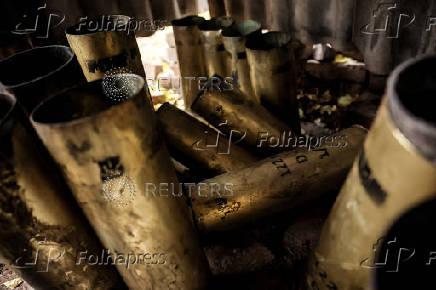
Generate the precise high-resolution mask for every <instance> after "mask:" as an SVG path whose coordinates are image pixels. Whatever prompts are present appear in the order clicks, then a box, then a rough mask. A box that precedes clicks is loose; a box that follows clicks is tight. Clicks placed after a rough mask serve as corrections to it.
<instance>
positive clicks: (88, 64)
mask: <svg viewBox="0 0 436 290" xmlns="http://www.w3.org/2000/svg"><path fill="white" fill-rule="evenodd" d="M131 29H132V27H131V22H130V17H128V16H124V15H111V16H101V17H98V18H94V19H89V20H86V21H82V22H80V23H78V24H75V25H73V26H70V27H68V28H67V29H66V31H65V33H66V36H67V40H68V43H69V44H70V46H71V48H72V49H73V51H74V52H75V53H76V55H77V60H78V61H79V64H80V66H81V68H82V71H83V74H84V75H85V77H86V79H87V80H88V82H91V81H94V80H98V79H101V78H103V77H104V76H108V75H112V74H115V73H120V72H121V73H134V74H138V75H140V76H143V77H145V71H144V66H143V65H142V61H141V53H140V52H139V48H138V44H137V43H136V39H135V33H134V31H131Z"/></svg>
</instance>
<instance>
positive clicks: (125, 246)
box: [32, 74, 208, 289]
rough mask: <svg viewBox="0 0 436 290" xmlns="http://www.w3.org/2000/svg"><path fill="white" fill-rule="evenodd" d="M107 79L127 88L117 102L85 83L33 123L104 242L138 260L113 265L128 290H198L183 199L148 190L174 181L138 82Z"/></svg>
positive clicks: (202, 269)
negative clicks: (164, 289) (115, 266)
mask: <svg viewBox="0 0 436 290" xmlns="http://www.w3.org/2000/svg"><path fill="white" fill-rule="evenodd" d="M111 79H112V81H113V82H114V84H120V82H121V83H124V85H125V86H126V87H125V88H124V89H125V90H122V91H128V92H129V95H128V96H127V97H128V98H127V100H125V101H124V102H121V103H118V104H116V105H113V106H110V102H108V101H107V99H105V95H104V94H103V93H102V88H101V86H102V82H101V81H96V82H92V83H88V84H87V85H85V86H82V87H77V88H73V89H71V90H69V91H67V92H65V93H64V94H62V95H58V96H56V97H55V98H53V99H51V100H49V101H48V102H46V103H45V104H42V105H41V106H40V107H39V108H37V109H36V110H35V111H34V112H33V114H32V122H33V125H34V127H35V128H36V130H37V132H38V135H39V136H40V138H41V139H42V140H43V142H44V144H45V145H46V146H47V148H48V150H49V151H50V153H51V155H52V156H53V157H54V159H55V160H56V161H57V163H58V164H60V165H61V168H62V171H63V174H64V176H65V178H66V179H67V181H68V184H69V186H70V188H71V189H72V191H73V194H74V197H75V198H76V200H77V201H78V202H79V204H80V206H81V207H82V209H83V211H84V212H85V214H86V216H87V218H88V220H89V221H90V222H91V224H92V226H93V227H94V229H95V231H96V232H97V235H98V236H99V237H100V239H101V240H102V242H103V244H104V245H105V246H106V247H107V248H108V249H109V250H110V251H111V252H112V253H115V252H116V253H121V254H123V255H128V254H133V255H135V257H138V256H139V255H142V258H143V261H142V262H141V260H140V262H141V263H136V264H131V265H130V268H128V267H126V265H123V264H121V265H120V264H117V268H118V270H119V272H120V273H121V275H122V276H123V278H124V280H125V282H126V283H127V285H128V286H129V287H130V288H132V289H142V288H144V287H147V288H152V289H161V288H167V287H168V285H172V286H173V287H175V288H177V289H203V288H205V284H206V278H207V274H208V272H207V266H206V264H205V258H204V253H203V251H202V249H201V247H200V245H199V242H198V240H197V234H196V231H195V229H194V225H193V221H192V213H191V211H190V209H189V207H188V205H187V203H186V199H185V198H184V196H183V195H179V196H176V195H170V194H168V192H167V193H165V194H166V196H162V195H158V196H156V195H155V193H154V192H149V191H148V190H147V188H148V187H147V185H148V184H152V185H154V186H156V187H160V184H161V183H165V184H178V181H177V177H176V174H175V170H174V166H173V164H172V163H171V161H170V157H169V155H168V152H167V149H166V146H165V143H164V140H163V136H162V134H161V133H160V130H159V127H158V120H157V118H156V115H155V113H154V111H153V107H152V104H151V100H150V99H149V98H148V97H146V92H145V90H147V87H146V86H145V87H144V85H145V82H144V80H143V79H142V78H141V77H139V76H137V75H133V74H121V75H117V76H114V77H112V78H109V79H108V78H106V79H105V80H103V82H105V81H110V80H111ZM106 97H107V96H106ZM144 254H148V257H149V258H147V259H148V260H147V261H146V260H144V259H146V258H144V257H146V256H144ZM155 255H156V256H155ZM150 257H153V259H151V260H150Z"/></svg>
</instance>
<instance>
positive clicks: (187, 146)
mask: <svg viewBox="0 0 436 290" xmlns="http://www.w3.org/2000/svg"><path fill="white" fill-rule="evenodd" d="M157 116H158V119H159V122H160V124H161V125H162V128H163V131H164V134H165V137H166V141H167V144H168V149H169V151H170V154H171V156H173V157H174V158H175V159H176V160H178V161H180V162H182V163H183V164H184V165H186V166H188V167H189V168H190V169H192V170H195V171H198V172H199V173H200V174H201V175H202V176H204V178H207V177H213V176H215V175H218V174H221V173H225V172H229V171H232V170H235V169H239V168H242V167H245V166H247V165H249V164H251V163H253V162H255V161H257V158H256V157H254V156H253V155H251V154H250V153H248V152H247V151H246V150H245V149H243V148H241V147H239V146H238V145H236V144H231V143H230V140H229V139H227V138H226V137H225V136H223V135H222V134H221V133H219V132H218V131H217V130H216V129H215V128H213V127H209V126H207V125H206V124H205V123H203V122H201V121H199V120H198V119H196V118H194V117H193V116H191V115H189V114H188V113H186V112H184V111H182V110H179V109H177V108H176V107H175V106H172V105H170V104H169V103H165V104H163V105H162V106H161V107H160V108H159V110H158V111H157Z"/></svg>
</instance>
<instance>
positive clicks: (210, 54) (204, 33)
mask: <svg viewBox="0 0 436 290" xmlns="http://www.w3.org/2000/svg"><path fill="white" fill-rule="evenodd" d="M221 23H226V21H225V20H224V19H222V21H219V20H218V19H211V20H205V21H203V22H202V23H201V24H200V25H199V26H198V28H199V29H200V37H201V43H202V45H203V51H204V61H205V65H206V71H207V77H210V76H213V75H215V74H217V75H220V76H223V77H230V76H231V75H230V74H231V68H230V66H229V65H231V57H229V55H228V53H227V51H226V50H225V49H224V44H223V40H222V36H221V28H222V27H223V26H221ZM227 24H228V23H227Z"/></svg>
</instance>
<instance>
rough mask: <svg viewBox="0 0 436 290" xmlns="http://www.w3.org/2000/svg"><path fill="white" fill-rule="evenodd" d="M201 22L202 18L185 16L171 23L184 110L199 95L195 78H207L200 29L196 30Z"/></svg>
mask: <svg viewBox="0 0 436 290" xmlns="http://www.w3.org/2000/svg"><path fill="white" fill-rule="evenodd" d="M203 21H204V18H203V17H198V16H187V17H184V18H181V19H175V20H173V21H172V22H171V23H172V25H173V31H174V38H175V41H176V49H177V58H178V60H179V66H180V74H181V77H182V90H183V98H184V100H185V106H186V108H189V107H190V106H191V104H192V102H193V101H194V99H195V96H197V94H198V93H199V89H198V84H197V78H199V77H207V72H206V65H205V59H204V52H203V48H202V46H201V37H200V29H199V28H198V25H200V24H201V23H202V22H203Z"/></svg>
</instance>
